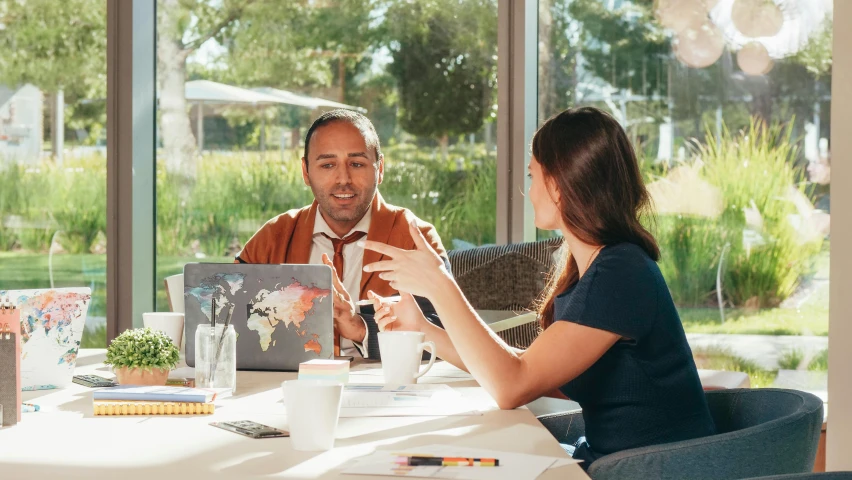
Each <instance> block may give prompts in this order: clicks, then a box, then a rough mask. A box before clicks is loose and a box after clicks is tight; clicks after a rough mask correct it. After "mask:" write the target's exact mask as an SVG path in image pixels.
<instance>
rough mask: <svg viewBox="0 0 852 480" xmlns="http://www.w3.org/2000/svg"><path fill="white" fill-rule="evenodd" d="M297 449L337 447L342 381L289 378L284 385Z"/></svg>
mask: <svg viewBox="0 0 852 480" xmlns="http://www.w3.org/2000/svg"><path fill="white" fill-rule="evenodd" d="M281 388H282V390H283V391H284V405H285V406H286V408H287V421H288V422H289V424H290V440H291V442H292V444H293V449H294V450H300V451H303V452H317V451H322V450H330V449H332V448H334V436H335V434H336V433H337V420H338V419H339V418H340V402H341V400H342V398H343V384H342V383H340V382H332V381H326V380H287V381H286V382H284V383H282V384H281Z"/></svg>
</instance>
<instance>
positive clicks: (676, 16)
mask: <svg viewBox="0 0 852 480" xmlns="http://www.w3.org/2000/svg"><path fill="white" fill-rule="evenodd" d="M714 1H718V0H714ZM654 12H655V13H656V15H657V19H658V20H659V21H660V23H661V24H662V25H663V26H664V27H666V28H668V29H670V30H672V31H674V32H675V33H679V32H682V31H683V30H686V29H688V28H691V29H697V28H699V27H700V26H701V25H702V24H703V23H704V22H705V21H706V20H707V12H708V10H707V8H706V7H705V6H704V2H703V1H702V0H657V2H656V8H655V9H654Z"/></svg>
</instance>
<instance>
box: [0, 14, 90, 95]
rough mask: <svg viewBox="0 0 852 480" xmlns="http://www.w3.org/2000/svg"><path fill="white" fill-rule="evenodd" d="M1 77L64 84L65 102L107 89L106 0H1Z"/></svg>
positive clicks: (52, 87) (51, 86)
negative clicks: (22, 0) (21, 0)
mask: <svg viewBox="0 0 852 480" xmlns="http://www.w3.org/2000/svg"><path fill="white" fill-rule="evenodd" d="M0 22H2V24H3V27H4V28H3V30H0V83H3V84H6V85H20V84H23V83H32V84H33V85H35V86H37V87H39V88H41V89H42V90H44V91H46V92H50V93H53V92H56V91H58V90H60V89H63V90H65V97H66V101H68V102H69V103H71V102H74V101H76V100H79V99H84V98H104V96H105V95H106V2H104V1H103V0H63V1H61V2H56V1H53V0H28V1H26V2H20V1H15V0H3V1H0Z"/></svg>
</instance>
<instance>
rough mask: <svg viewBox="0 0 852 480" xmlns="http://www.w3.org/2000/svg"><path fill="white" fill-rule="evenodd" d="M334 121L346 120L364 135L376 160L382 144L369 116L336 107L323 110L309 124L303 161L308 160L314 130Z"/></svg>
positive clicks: (379, 154)
mask: <svg viewBox="0 0 852 480" xmlns="http://www.w3.org/2000/svg"><path fill="white" fill-rule="evenodd" d="M334 122H346V123H348V124H350V125H352V126H353V127H355V128H357V129H358V130H359V131H360V132H361V135H362V136H363V137H364V143H366V144H367V148H372V149H373V150H375V152H376V161H378V160H379V157H380V156H381V155H382V146H381V145H380V144H379V135H378V134H377V133H376V127H374V126H373V122H371V121H370V119H369V118H367V117H365V116H364V115H362V114H360V113H358V112H354V111H352V110H345V109H342V108H340V109H337V110H332V111H330V112H325V113H323V114H322V115H320V116H319V117H317V119H316V120H314V123H313V124H312V125H311V128H309V129H308V133H307V135H305V163H306V164H307V162H308V148H309V147H310V144H311V137H312V136H313V135H314V132H315V131H316V130H317V129H318V128H320V127H322V126H324V125H328V124H331V123H334Z"/></svg>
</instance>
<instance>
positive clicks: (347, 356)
mask: <svg viewBox="0 0 852 480" xmlns="http://www.w3.org/2000/svg"><path fill="white" fill-rule="evenodd" d="M334 359H335V360H346V361H348V362H352V361H353V360H355V357H351V356H349V355H335V357H334Z"/></svg>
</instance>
